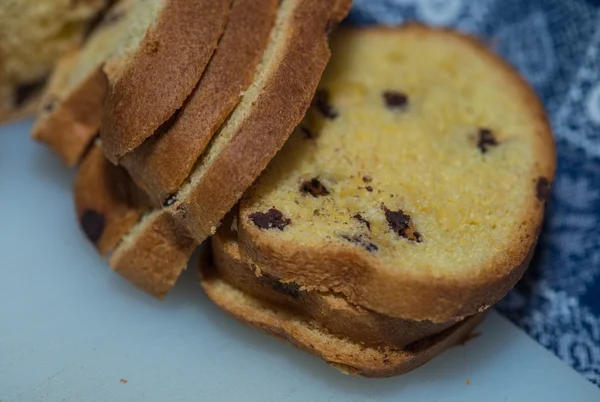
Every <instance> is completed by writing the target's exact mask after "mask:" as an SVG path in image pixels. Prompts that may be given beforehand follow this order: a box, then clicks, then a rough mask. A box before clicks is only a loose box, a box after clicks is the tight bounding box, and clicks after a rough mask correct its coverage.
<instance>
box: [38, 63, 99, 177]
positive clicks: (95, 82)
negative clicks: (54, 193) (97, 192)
mask: <svg viewBox="0 0 600 402" xmlns="http://www.w3.org/2000/svg"><path fill="white" fill-rule="evenodd" d="M77 62H78V52H76V51H75V52H72V53H71V54H69V55H66V56H65V57H63V59H61V60H60V62H59V63H58V65H57V66H56V70H55V73H54V74H53V75H52V78H51V80H50V82H49V83H48V88H47V89H46V91H45V93H44V96H43V98H42V102H41V107H40V111H39V115H38V119H37V121H36V123H35V126H34V127H33V131H32V133H31V135H32V137H33V138H34V139H35V140H38V141H42V142H44V143H46V144H47V145H48V146H49V147H50V148H51V149H52V150H53V151H54V152H55V153H56V154H58V156H59V157H60V158H61V159H62V161H63V162H64V163H65V164H66V165H67V166H74V165H76V164H77V163H78V162H79V161H80V160H81V157H82V156H83V154H84V152H85V150H86V149H87V148H88V147H89V145H90V143H91V142H92V141H93V139H94V138H95V137H96V135H97V134H98V130H99V128H100V118H101V116H102V105H103V104H104V99H105V97H106V91H107V82H106V78H105V76H104V74H102V70H101V68H100V67H98V68H97V69H96V70H95V71H94V72H93V73H92V74H90V75H89V76H87V77H86V78H85V79H84V80H83V81H82V82H81V84H80V85H78V86H77V87H76V88H74V89H73V90H72V91H70V92H69V93H66V94H63V92H64V89H63V88H64V86H65V81H66V80H67V79H68V76H69V74H71V73H72V69H73V67H74V66H75V64H76V63H77ZM61 94H62V95H61Z"/></svg>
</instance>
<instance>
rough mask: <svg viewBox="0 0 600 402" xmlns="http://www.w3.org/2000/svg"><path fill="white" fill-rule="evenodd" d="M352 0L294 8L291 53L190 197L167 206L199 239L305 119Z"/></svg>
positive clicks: (316, 0) (313, 1)
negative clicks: (334, 30) (330, 33)
mask: <svg viewBox="0 0 600 402" xmlns="http://www.w3.org/2000/svg"><path fill="white" fill-rule="evenodd" d="M350 5H351V1H349V0H328V1H323V0H307V1H303V2H300V3H299V4H298V5H297V6H296V9H295V11H294V16H293V18H292V22H291V26H290V27H289V30H288V32H289V34H288V38H287V39H286V40H287V43H286V47H285V53H284V54H283V56H282V57H281V59H280V60H281V63H280V65H279V66H278V68H277V69H276V70H275V72H274V73H273V74H272V75H271V77H269V79H268V81H267V83H266V85H265V87H264V88H263V89H262V90H261V93H260V95H259V97H258V99H257V100H256V101H255V102H254V104H253V107H252V110H250V111H249V112H248V114H247V116H246V117H245V118H244V122H243V123H242V124H241V125H240V126H239V129H238V130H237V132H236V133H235V134H234V136H233V138H231V140H230V141H229V142H228V143H227V145H226V146H225V148H224V149H222V150H221V152H220V153H219V154H218V156H217V157H216V158H215V160H214V161H213V162H212V163H211V165H210V167H209V168H208V169H207V171H206V172H204V174H203V175H202V177H201V179H200V180H199V181H198V182H196V183H194V184H193V186H192V188H191V189H190V191H189V193H188V194H186V197H185V199H178V200H177V201H176V202H175V205H173V206H172V207H171V208H169V209H168V210H167V211H168V212H169V213H174V214H175V218H176V219H177V220H178V221H179V222H180V223H181V224H182V225H184V226H186V227H187V228H188V229H189V230H190V232H191V233H192V236H193V237H194V238H196V239H197V240H198V241H199V242H202V241H204V239H206V238H207V237H208V236H210V235H211V234H213V233H214V231H215V228H216V227H217V226H219V222H220V220H221V219H222V218H223V217H224V216H225V214H226V213H227V212H228V211H229V210H230V209H231V208H232V207H233V205H234V204H235V203H236V202H237V201H238V200H239V199H240V197H241V196H242V194H243V193H244V191H246V189H247V188H248V187H249V186H250V185H251V184H252V182H254V180H255V179H256V178H257V177H258V175H259V174H260V173H261V172H262V171H263V169H264V168H265V167H266V166H267V164H268V163H269V161H270V160H271V159H272V158H273V156H274V155H275V154H276V153H277V151H278V150H279V149H280V148H281V147H282V146H283V143H284V142H285V140H286V139H287V138H288V137H289V135H290V134H291V132H292V131H293V129H294V128H295V127H296V125H297V124H298V123H299V122H300V121H301V120H302V117H303V116H304V114H305V113H306V110H307V109H308V107H309V105H310V101H311V99H312V97H313V95H314V92H315V90H316V88H317V84H318V83H319V80H320V77H321V75H322V74H323V70H324V69H325V66H326V64H327V62H328V60H329V57H330V52H329V47H328V44H327V37H326V31H327V30H328V29H330V28H331V26H332V25H334V24H337V23H338V22H339V21H340V20H341V19H342V18H344V16H345V15H346V13H347V12H348V10H349V8H350Z"/></svg>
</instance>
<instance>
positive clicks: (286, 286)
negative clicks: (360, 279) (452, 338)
mask: <svg viewBox="0 0 600 402" xmlns="http://www.w3.org/2000/svg"><path fill="white" fill-rule="evenodd" d="M236 237H237V234H236V233H235V231H234V230H232V229H231V226H230V225H229V224H228V223H227V221H225V222H224V223H223V225H222V226H221V227H220V228H219V230H218V231H217V233H216V235H214V236H213V237H212V238H211V244H212V264H213V267H214V269H215V271H216V275H217V276H218V277H220V278H221V279H223V280H224V281H226V282H227V283H229V284H231V285H232V286H234V287H236V288H238V289H242V290H243V291H244V292H245V293H248V294H250V295H252V296H254V297H256V298H259V299H261V300H264V301H267V302H269V303H275V304H278V305H281V306H283V307H285V308H287V309H288V310H290V311H293V312H294V314H297V315H298V316H302V317H305V319H306V321H307V322H311V323H314V324H315V325H317V326H319V327H322V328H326V329H327V330H328V331H329V332H331V333H332V334H334V335H338V336H342V337H345V338H348V339H351V340H353V341H354V342H356V343H361V344H363V345H366V346H370V347H381V346H388V347H394V348H403V347H405V346H406V345H408V344H410V343H413V342H415V341H418V340H419V339H422V338H425V337H427V336H431V335H435V334H437V333H440V332H442V331H443V330H445V329H447V328H449V327H451V326H452V325H454V324H456V322H455V321H454V320H452V321H449V322H446V323H443V324H436V323H431V322H427V321H409V320H403V319H399V318H392V317H388V316H384V315H382V314H378V313H375V312H372V311H369V310H367V309H365V308H362V307H360V306H354V305H351V304H350V303H348V302H347V301H346V300H345V299H344V298H343V297H340V296H339V295H334V294H331V293H320V292H307V291H305V290H303V289H302V288H300V287H299V286H297V285H296V284H294V283H282V282H281V281H279V280H278V279H277V278H274V277H271V276H269V275H265V274H262V270H261V269H260V267H258V266H252V265H250V264H248V263H246V262H245V261H244V259H243V257H242V256H241V255H240V250H239V246H238V243H237V238H236Z"/></svg>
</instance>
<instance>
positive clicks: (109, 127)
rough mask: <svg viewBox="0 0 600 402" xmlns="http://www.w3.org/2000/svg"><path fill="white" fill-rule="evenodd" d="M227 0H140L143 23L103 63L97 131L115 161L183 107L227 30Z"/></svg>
mask: <svg viewBox="0 0 600 402" xmlns="http://www.w3.org/2000/svg"><path fill="white" fill-rule="evenodd" d="M138 1H142V0H138ZM231 2H232V0H196V1H189V0H152V1H142V3H143V5H144V7H140V8H139V9H138V12H139V14H140V15H142V16H144V19H143V20H144V23H141V24H140V23H137V24H135V25H133V26H132V27H131V28H130V30H129V31H130V33H131V34H130V35H129V36H128V37H127V38H126V40H124V41H122V42H121V43H119V47H118V48H117V50H116V52H115V53H113V54H112V56H111V57H110V59H109V60H108V61H107V63H106V65H105V68H104V72H105V73H106V75H107V77H108V83H109V87H108V95H107V97H106V102H105V107H104V113H103V117H102V127H101V130H100V136H101V138H102V141H103V144H104V150H105V152H106V155H107V156H108V158H109V160H111V161H112V162H113V163H118V162H119V160H120V159H121V158H122V157H123V156H124V155H125V154H127V153H128V152H130V151H132V150H134V149H135V148H137V147H138V146H140V144H142V142H144V141H145V140H146V139H147V138H149V137H150V136H151V135H152V134H154V133H155V131H156V130H157V129H158V128H159V127H160V126H161V125H162V124H163V123H166V122H167V121H168V120H169V118H171V117H172V116H173V114H175V112H176V111H177V110H178V109H180V108H181V107H182V105H183V103H184V101H185V100H186V98H187V97H188V95H189V94H190V93H191V92H192V90H193V89H194V87H195V86H196V84H197V83H198V81H199V80H200V77H201V75H202V73H203V72H204V70H205V68H206V65H207V64H208V62H209V61H210V58H211V56H212V54H213V52H214V50H215V48H216V46H217V42H218V40H219V38H220V37H221V34H222V33H223V30H224V29H225V25H226V23H227V19H228V17H229V12H230V7H231ZM147 3H149V4H147Z"/></svg>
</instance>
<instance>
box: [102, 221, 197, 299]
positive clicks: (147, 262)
mask: <svg viewBox="0 0 600 402" xmlns="http://www.w3.org/2000/svg"><path fill="white" fill-rule="evenodd" d="M142 225H143V233H144V234H143V236H135V234H134V233H129V234H128V235H127V236H126V237H125V238H124V239H123V241H122V243H121V244H120V245H119V247H117V248H116V249H115V251H114V253H113V255H112V256H111V258H110V265H111V267H112V268H113V269H114V270H115V271H117V272H118V273H119V274H121V275H123V276H124V277H125V278H127V279H129V280H130V281H131V282H133V283H134V284H136V285H137V286H139V287H140V288H142V289H144V290H146V291H147V292H150V293H151V294H153V295H154V296H156V297H158V298H163V297H164V296H165V295H166V294H167V292H168V291H169V290H171V288H172V287H173V286H174V285H175V282H176V281H177V278H178V277H179V275H180V274H181V272H183V270H184V269H185V268H186V266H187V263H188V261H189V259H190V257H191V255H192V253H193V251H194V249H195V248H196V246H197V243H196V242H195V241H194V240H192V239H190V238H189V237H187V236H186V234H184V233H182V232H181V231H180V230H179V229H178V227H177V225H176V224H174V222H173V221H172V219H171V217H170V216H168V215H156V214H148V215H146V216H144V217H143V218H142Z"/></svg>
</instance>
